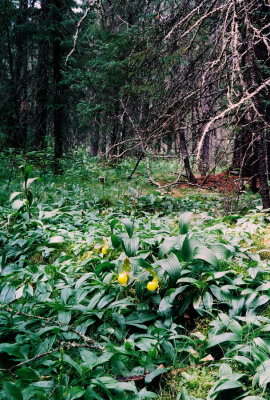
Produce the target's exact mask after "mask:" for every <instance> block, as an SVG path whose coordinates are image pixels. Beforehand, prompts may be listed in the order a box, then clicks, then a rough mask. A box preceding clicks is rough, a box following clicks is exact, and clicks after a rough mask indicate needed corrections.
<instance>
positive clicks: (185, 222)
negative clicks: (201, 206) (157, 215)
mask: <svg viewBox="0 0 270 400" xmlns="http://www.w3.org/2000/svg"><path fill="white" fill-rule="evenodd" d="M191 217H192V213H191V212H185V213H184V214H182V215H181V216H180V218H179V233H180V235H184V234H185V233H188V228H189V221H190V219H191Z"/></svg>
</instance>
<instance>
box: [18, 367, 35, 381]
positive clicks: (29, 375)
mask: <svg viewBox="0 0 270 400" xmlns="http://www.w3.org/2000/svg"><path fill="white" fill-rule="evenodd" d="M15 373H16V375H17V376H18V377H19V378H21V379H23V380H26V381H38V380H40V376H39V375H38V373H37V372H36V371H35V370H34V369H32V368H28V367H22V368H19V369H16V371H15Z"/></svg>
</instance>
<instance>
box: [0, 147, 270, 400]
mask: <svg viewBox="0 0 270 400" xmlns="http://www.w3.org/2000/svg"><path fill="white" fill-rule="evenodd" d="M1 160H2V162H3V166H4V168H3V170H2V171H1V198H0V215H1V227H0V243H1V281H0V301H1V306H0V354H1V361H0V368H1V370H0V379H1V391H0V399H3V400H4V399H11V400H13V399H14V400H22V399H23V400H28V399H35V400H36V399H44V400H45V399H55V400H60V399H65V400H72V399H80V398H81V399H86V400H87V399H97V400H103V399H104V400H105V399H113V400H117V399H130V400H131V399H134V400H135V399H148V398H156V399H158V400H172V399H179V400H180V399H181V400H198V399H203V400H206V399H207V400H222V399H228V398H230V399H232V400H237V399H238V400H240V399H241V400H269V399H270V391H269V382H270V362H269V358H270V357H269V356H270V350H269V348H270V347H269V331H270V308H269V301H270V283H269V274H270V266H269V263H268V256H269V251H270V250H269V245H270V231H269V229H268V228H267V225H268V223H269V218H270V217H269V216H268V214H267V213H264V212H262V208H261V205H260V199H259V196H258V197H256V195H253V194H252V195H251V194H249V193H244V194H242V197H241V198H240V200H239V201H236V200H234V199H232V200H231V202H232V207H231V212H230V213H228V212H227V211H224V202H225V200H226V199H224V196H221V195H220V194H218V193H215V192H207V191H202V190H197V189H196V191H194V189H182V195H181V196H180V197H178V198H174V197H172V196H171V195H170V194H168V193H164V192H163V193H162V192H160V191H157V190H156V189H155V188H153V186H150V184H149V183H145V182H142V175H143V174H145V170H144V169H145V165H144V163H143V162H142V163H141V164H140V166H139V168H138V170H137V171H136V174H135V175H134V178H133V179H132V180H131V181H129V182H127V181H126V179H125V178H126V177H127V176H128V175H129V173H130V171H131V170H132V168H133V166H134V162H135V161H134V160H132V159H131V160H124V161H122V162H121V163H119V164H117V165H113V166H108V165H107V166H106V165H104V164H102V163H101V162H98V161H93V159H91V160H89V158H88V157H87V156H86V155H85V153H83V152H79V151H78V152H77V153H75V154H74V155H73V156H70V158H66V159H64V160H63V167H64V168H63V169H64V170H65V173H64V174H63V175H62V176H58V177H54V176H53V174H52V173H51V172H50V170H51V169H50V158H49V157H48V158H47V163H45V164H44V159H40V157H38V154H37V153H34V154H28V156H27V160H26V161H25V158H22V157H21V156H20V155H18V154H17V155H16V154H7V153H6V154H1ZM26 162H27V164H26ZM152 167H153V168H152V169H153V175H154V177H155V178H156V179H158V178H159V177H160V174H162V177H163V179H164V171H165V170H166V171H168V173H169V172H170V168H174V166H173V165H172V163H169V162H168V161H161V162H155V163H154V164H153V165H152ZM165 178H166V177H165ZM228 196H229V194H228ZM267 238H268V239H269V240H267ZM119 274H121V276H120V277H119ZM123 277H124V280H123V279H121V278H123ZM149 282H152V286H151V285H149ZM149 288H150V289H155V290H149Z"/></svg>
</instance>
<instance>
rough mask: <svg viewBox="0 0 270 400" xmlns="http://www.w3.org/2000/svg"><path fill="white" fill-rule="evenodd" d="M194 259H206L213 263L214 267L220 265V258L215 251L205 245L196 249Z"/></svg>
mask: <svg viewBox="0 0 270 400" xmlns="http://www.w3.org/2000/svg"><path fill="white" fill-rule="evenodd" d="M193 259H194V260H203V261H206V262H207V263H209V264H211V265H213V267H215V268H218V266H219V262H218V259H217V257H216V256H215V254H214V253H213V251H211V250H210V249H208V248H207V247H205V246H200V247H197V248H196V249H195V252H194V255H193Z"/></svg>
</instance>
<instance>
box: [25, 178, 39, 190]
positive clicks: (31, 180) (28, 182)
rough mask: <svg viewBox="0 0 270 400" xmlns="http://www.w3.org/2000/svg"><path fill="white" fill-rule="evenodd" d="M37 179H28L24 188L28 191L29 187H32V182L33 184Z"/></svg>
mask: <svg viewBox="0 0 270 400" xmlns="http://www.w3.org/2000/svg"><path fill="white" fill-rule="evenodd" d="M37 179H38V178H29V179H27V181H26V188H27V189H29V187H30V186H31V185H32V183H33V182H35V181H36V180H37Z"/></svg>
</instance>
